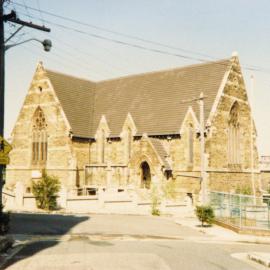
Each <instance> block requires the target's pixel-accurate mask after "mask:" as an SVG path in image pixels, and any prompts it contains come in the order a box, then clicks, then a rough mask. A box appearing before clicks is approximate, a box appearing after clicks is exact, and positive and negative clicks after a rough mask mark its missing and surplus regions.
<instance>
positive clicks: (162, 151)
mask: <svg viewBox="0 0 270 270" xmlns="http://www.w3.org/2000/svg"><path fill="white" fill-rule="evenodd" d="M149 139H150V141H151V143H152V145H153V146H154V148H155V150H156V151H157V153H158V155H159V156H160V158H161V160H162V162H163V164H164V167H165V169H166V170H171V166H170V164H169V163H168V161H167V157H168V153H167V152H166V150H165V148H164V146H163V145H162V143H161V141H160V140H159V139H157V138H149Z"/></svg>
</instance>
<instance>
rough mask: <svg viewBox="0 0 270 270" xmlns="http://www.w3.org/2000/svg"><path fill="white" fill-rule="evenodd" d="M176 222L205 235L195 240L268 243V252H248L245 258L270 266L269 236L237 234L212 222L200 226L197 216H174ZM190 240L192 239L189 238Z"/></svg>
mask: <svg viewBox="0 0 270 270" xmlns="http://www.w3.org/2000/svg"><path fill="white" fill-rule="evenodd" d="M175 222H176V224H178V225H182V226H186V227H189V228H191V229H193V230H197V231H198V232H201V233H203V234H204V235H205V237H194V238H193V240H196V241H207V242H211V241H212V242H225V243H226V242H227V243H250V244H266V245H269V252H250V253H248V254H247V259H250V260H252V261H255V262H257V263H260V264H262V265H264V266H266V267H269V268H270V237H269V236H257V235H246V234H238V233H236V232H234V231H232V230H229V229H226V228H223V227H221V226H218V225H215V224H213V225H212V226H211V227H201V226H200V223H199V221H198V219H197V218H195V217H186V218H176V219H175ZM191 240H192V239H191Z"/></svg>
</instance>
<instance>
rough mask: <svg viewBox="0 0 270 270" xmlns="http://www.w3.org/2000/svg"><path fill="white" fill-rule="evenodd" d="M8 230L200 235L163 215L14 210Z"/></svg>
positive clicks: (58, 232) (37, 232) (62, 233)
mask: <svg viewBox="0 0 270 270" xmlns="http://www.w3.org/2000/svg"><path fill="white" fill-rule="evenodd" d="M198 224H199V223H198ZM180 228H181V229H180ZM11 233H12V234H24V235H66V234H83V235H91V234H93V235H96V234H100V235H106V234H109V235H110V234H113V235H137V236H160V237H172V238H174V237H175V238H182V237H187V236H202V235H203V234H202V233H200V232H198V231H195V230H192V229H190V228H189V227H185V226H180V225H178V224H176V223H175V222H173V221H172V219H170V218H165V217H153V216H135V215H99V214H92V215H82V216H74V215H47V214H15V213H13V214H12V216H11Z"/></svg>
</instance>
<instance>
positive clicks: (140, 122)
mask: <svg viewBox="0 0 270 270" xmlns="http://www.w3.org/2000/svg"><path fill="white" fill-rule="evenodd" d="M230 66H231V62H230V60H229V59H228V60H220V61H217V62H209V63H204V64H199V65H192V66H187V67H182V68H175V69H171V70H166V71H157V72H151V73H144V74H139V75H132V76H126V77H121V78H117V79H111V80H106V81H101V82H90V81H87V80H83V79H78V78H75V77H72V76H68V75H64V74H60V73H58V72H54V71H47V75H48V77H49V79H50V80H51V82H52V85H53V87H54V89H55V92H56V94H57V96H58V98H59V100H60V102H61V104H62V106H63V109H64V112H65V114H66V117H67V119H68V121H69V123H70V125H71V128H72V132H73V134H74V136H78V137H85V138H93V137H94V136H95V133H96V129H97V127H98V124H99V121H100V119H101V117H102V115H104V116H105V117H106V120H107V122H108V125H109V128H110V130H111V133H110V136H112V137H115V136H119V135H120V133H121V130H122V127H123V124H124V121H125V119H126V117H127V114H128V113H130V114H131V116H132V118H133V120H134V123H135V125H136V127H137V135H142V134H143V133H147V134H148V135H165V134H177V133H179V130H180V127H181V123H182V121H183V119H184V116H185V114H186V112H187V109H188V107H189V106H192V107H193V109H194V111H195V113H196V114H198V105H197V104H196V102H193V103H183V100H186V99H190V98H194V97H198V96H199V95H200V93H201V92H203V93H204V94H205V95H206V96H207V98H206V99H205V117H206V118H207V117H208V115H209V112H210V110H211V108H212V106H213V102H214V100H215V98H216V95H217V91H218V89H219V86H220V84H221V82H222V79H223V77H224V75H225V72H226V71H227V70H228V69H229V68H230Z"/></svg>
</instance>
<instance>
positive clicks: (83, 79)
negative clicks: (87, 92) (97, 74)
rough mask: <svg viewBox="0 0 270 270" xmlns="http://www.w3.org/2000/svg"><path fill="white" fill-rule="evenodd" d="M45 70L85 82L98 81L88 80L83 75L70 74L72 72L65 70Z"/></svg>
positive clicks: (94, 82)
mask: <svg viewBox="0 0 270 270" xmlns="http://www.w3.org/2000/svg"><path fill="white" fill-rule="evenodd" d="M45 72H46V73H47V72H52V73H56V74H59V75H63V76H67V77H69V78H73V79H77V80H81V81H85V82H89V83H93V84H97V83H98V81H94V80H93V81H91V80H88V79H86V78H82V77H76V76H74V75H70V74H67V73H63V72H59V71H55V70H52V69H45Z"/></svg>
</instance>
